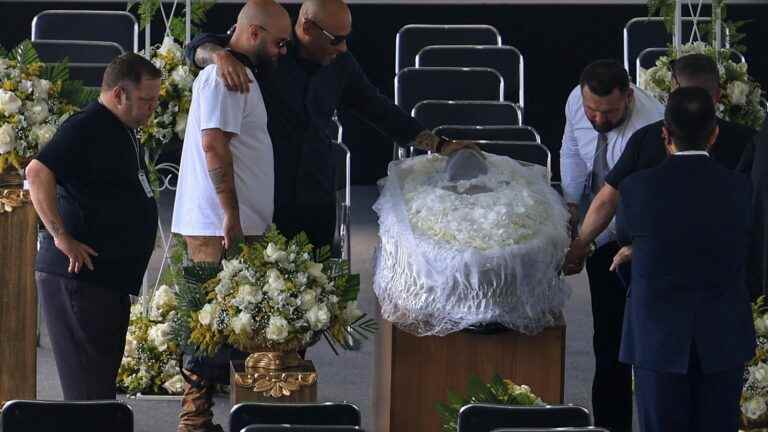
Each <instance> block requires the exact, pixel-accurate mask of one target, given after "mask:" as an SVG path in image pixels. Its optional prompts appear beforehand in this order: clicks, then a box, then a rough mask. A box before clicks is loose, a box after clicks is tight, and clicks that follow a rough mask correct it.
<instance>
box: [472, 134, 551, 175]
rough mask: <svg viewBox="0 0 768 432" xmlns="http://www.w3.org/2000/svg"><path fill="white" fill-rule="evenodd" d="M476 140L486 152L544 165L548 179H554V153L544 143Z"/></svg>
mask: <svg viewBox="0 0 768 432" xmlns="http://www.w3.org/2000/svg"><path fill="white" fill-rule="evenodd" d="M474 142H475V144H477V146H478V147H480V149H481V150H483V151H484V152H488V153H493V154H496V155H500V156H507V157H510V158H512V159H514V160H517V161H521V162H526V163H529V164H534V165H539V166H543V167H544V168H546V170H547V180H550V181H551V180H552V154H551V153H550V152H549V149H548V148H546V147H544V146H543V145H542V144H539V143H536V142H533V141H486V140H475V141H474Z"/></svg>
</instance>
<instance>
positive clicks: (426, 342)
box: [374, 321, 565, 432]
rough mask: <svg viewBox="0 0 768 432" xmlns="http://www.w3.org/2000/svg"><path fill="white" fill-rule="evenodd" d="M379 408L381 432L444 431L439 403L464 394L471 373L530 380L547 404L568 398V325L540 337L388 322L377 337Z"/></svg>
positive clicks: (376, 402)
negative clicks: (421, 332)
mask: <svg viewBox="0 0 768 432" xmlns="http://www.w3.org/2000/svg"><path fill="white" fill-rule="evenodd" d="M374 370H375V374H376V377H375V382H374V386H375V389H374V411H375V415H376V431H378V432H390V431H391V432H439V430H440V417H439V416H438V414H437V410H436V409H435V406H436V404H437V403H438V402H446V401H447V399H448V391H449V390H453V391H455V392H459V393H463V392H464V391H465V390H466V386H467V383H468V381H469V378H470V376H471V375H477V376H478V377H480V378H481V379H482V380H484V381H486V382H487V381H488V380H490V378H491V377H492V376H493V375H494V374H499V375H500V376H501V377H502V378H504V379H511V380H512V381H514V382H515V383H516V384H526V385H528V386H530V387H531V388H532V390H533V392H534V393H535V394H536V395H538V396H539V397H541V399H542V400H543V401H544V402H546V403H552V404H557V403H562V401H563V383H564V371H565V326H564V325H563V326H560V327H553V328H548V329H546V330H544V331H543V332H542V333H540V334H538V335H536V336H525V335H521V334H520V333H516V332H511V331H508V332H503V333H498V334H494V335H481V334H474V333H467V332H459V333H454V334H451V335H448V336H445V337H437V336H426V337H417V336H413V335H411V334H408V333H405V332H403V331H401V330H399V329H398V328H397V327H394V326H393V325H392V324H391V323H390V322H388V321H382V322H381V326H380V327H379V333H378V334H377V338H376V356H375V366H374Z"/></svg>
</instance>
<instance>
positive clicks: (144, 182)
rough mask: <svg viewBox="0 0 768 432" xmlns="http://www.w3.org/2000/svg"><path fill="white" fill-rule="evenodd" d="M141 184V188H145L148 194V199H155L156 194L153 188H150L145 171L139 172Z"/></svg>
mask: <svg viewBox="0 0 768 432" xmlns="http://www.w3.org/2000/svg"><path fill="white" fill-rule="evenodd" d="M139 183H141V187H143V188H144V193H146V194H147V198H152V197H154V194H152V187H151V186H149V180H147V175H146V174H144V171H139Z"/></svg>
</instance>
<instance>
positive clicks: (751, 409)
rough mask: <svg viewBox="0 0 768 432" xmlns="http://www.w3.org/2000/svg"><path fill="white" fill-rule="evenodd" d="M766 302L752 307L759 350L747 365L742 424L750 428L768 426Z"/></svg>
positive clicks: (767, 308) (767, 318) (742, 403)
mask: <svg viewBox="0 0 768 432" xmlns="http://www.w3.org/2000/svg"><path fill="white" fill-rule="evenodd" d="M765 301H766V299H765V297H760V298H759V299H758V300H757V301H756V302H755V304H753V305H752V318H753V320H754V323H755V331H756V333H757V350H756V353H755V357H754V358H753V359H752V360H751V361H750V362H749V363H748V364H747V370H746V372H745V375H746V377H745V378H746V383H745V384H744V391H743V392H742V395H741V414H742V419H743V422H742V423H744V424H745V425H748V426H750V427H753V426H758V425H759V426H760V427H765V425H767V424H768V306H767V305H766V304H765Z"/></svg>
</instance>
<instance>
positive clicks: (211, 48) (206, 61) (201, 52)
mask: <svg viewBox="0 0 768 432" xmlns="http://www.w3.org/2000/svg"><path fill="white" fill-rule="evenodd" d="M223 50H224V48H222V47H220V46H218V45H216V44H212V43H207V44H203V45H201V46H200V47H199V48H197V51H195V63H197V65H198V66H199V67H200V68H205V67H206V66H208V65H212V64H214V63H215V62H214V61H213V55H214V54H216V53H218V52H220V51H223Z"/></svg>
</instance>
